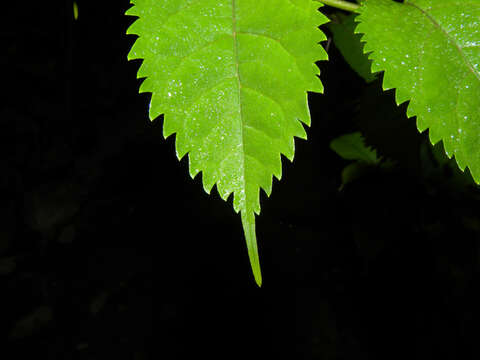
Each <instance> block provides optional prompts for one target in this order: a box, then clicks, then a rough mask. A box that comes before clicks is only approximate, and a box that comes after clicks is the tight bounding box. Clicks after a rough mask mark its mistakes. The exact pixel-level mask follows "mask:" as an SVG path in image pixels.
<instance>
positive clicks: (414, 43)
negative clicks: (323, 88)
mask: <svg viewBox="0 0 480 360" xmlns="http://www.w3.org/2000/svg"><path fill="white" fill-rule="evenodd" d="M358 12H359V13H360V15H359V16H358V17H357V21H359V22H360V24H359V25H358V27H357V30H356V32H357V33H362V34H364V35H363V37H362V41H366V45H365V49H364V51H365V53H368V52H371V54H370V56H369V57H370V58H371V59H372V60H373V64H372V71H374V72H376V71H383V70H384V71H385V74H384V80H383V87H384V89H385V90H387V89H391V88H396V101H397V103H398V104H400V103H403V102H405V101H410V103H409V105H408V110H407V115H408V116H410V117H413V116H416V117H417V127H418V129H419V131H421V132H422V131H424V130H426V129H427V128H428V129H429V136H430V140H431V142H432V143H433V144H435V143H437V142H438V141H440V140H443V144H444V146H445V152H446V153H447V155H448V156H449V157H452V156H455V159H456V161H457V164H458V166H459V167H460V169H462V170H464V169H465V167H467V166H468V168H469V169H470V171H471V174H472V176H473V178H474V179H475V181H476V182H477V183H480V66H479V64H480V35H479V34H480V1H464V0H442V1H438V0H405V1H404V2H403V3H398V2H394V1H389V0H368V1H364V2H362V6H361V7H360V8H359V9H358ZM406 146H408V145H406Z"/></svg>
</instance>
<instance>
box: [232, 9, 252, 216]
mask: <svg viewBox="0 0 480 360" xmlns="http://www.w3.org/2000/svg"><path fill="white" fill-rule="evenodd" d="M232 38H233V59H234V62H235V75H236V77H237V84H238V113H239V116H240V132H241V135H240V136H241V139H242V156H241V158H242V162H243V164H242V185H243V190H244V198H243V201H244V204H243V208H244V211H245V212H248V210H247V191H246V190H247V184H246V177H245V154H246V152H245V133H244V131H243V114H242V96H241V88H242V83H241V80H240V70H239V64H240V61H239V56H238V38H237V3H236V0H232ZM235 195H236V194H234V196H235ZM239 209H240V210H242V204H241V203H240V206H239Z"/></svg>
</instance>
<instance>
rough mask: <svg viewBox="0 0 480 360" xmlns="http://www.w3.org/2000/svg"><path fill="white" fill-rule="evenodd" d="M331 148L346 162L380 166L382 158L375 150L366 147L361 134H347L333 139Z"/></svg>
mask: <svg viewBox="0 0 480 360" xmlns="http://www.w3.org/2000/svg"><path fill="white" fill-rule="evenodd" d="M330 148H331V149H332V150H333V151H335V152H336V153H337V154H338V155H340V156H341V157H342V158H344V159H346V160H358V161H363V162H365V163H368V164H373V165H374V164H378V163H379V162H380V160H381V159H380V158H379V157H378V156H377V152H376V151H375V149H371V148H369V147H367V146H366V145H365V140H364V138H363V136H362V134H361V133H360V132H354V133H351V134H345V135H342V136H339V137H337V138H335V139H333V140H332V141H331V142H330Z"/></svg>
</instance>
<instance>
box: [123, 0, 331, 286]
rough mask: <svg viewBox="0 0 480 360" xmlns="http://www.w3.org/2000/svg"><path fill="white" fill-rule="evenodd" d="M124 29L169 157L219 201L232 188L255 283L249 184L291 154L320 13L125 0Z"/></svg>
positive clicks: (305, 0) (303, 6)
mask: <svg viewBox="0 0 480 360" xmlns="http://www.w3.org/2000/svg"><path fill="white" fill-rule="evenodd" d="M132 3H133V4H134V6H133V7H132V8H130V9H129V10H128V11H127V14H128V15H133V16H138V17H139V19H137V20H136V21H135V22H134V23H133V24H132V25H131V26H130V28H129V29H128V33H129V34H136V35H139V37H138V39H137V40H136V42H135V44H134V45H133V47H132V49H131V51H130V53H129V59H144V60H143V63H142V65H141V67H140V70H139V72H138V77H145V78H146V79H145V80H144V82H143V83H142V85H141V88H140V91H141V92H151V93H152V97H151V103H150V118H151V119H152V120H153V119H155V118H156V117H158V116H159V115H160V114H164V115H165V116H164V124H163V133H164V136H165V137H168V136H170V135H172V134H176V144H175V145H176V151H177V156H178V158H179V159H180V158H182V157H183V156H185V155H186V154H188V159H189V169H190V175H191V176H192V178H193V177H195V176H196V175H197V174H198V173H199V172H202V180H203V185H204V189H205V191H206V192H207V193H209V192H210V191H211V189H212V187H213V186H214V185H216V186H217V190H218V193H219V194H220V196H221V197H222V198H223V199H224V200H226V199H227V198H228V197H229V195H230V194H232V193H233V206H234V209H235V211H237V212H240V213H241V219H242V224H243V228H244V233H245V238H246V241H247V247H248V253H249V257H250V262H251V265H252V269H253V273H254V276H255V279H256V281H257V283H258V284H259V285H260V284H261V274H260V265H259V259H258V251H257V244H256V237H255V214H259V213H260V202H259V192H260V188H262V189H263V190H264V191H265V192H266V194H267V195H270V193H271V190H272V176H275V177H276V178H278V179H280V178H281V175H282V164H281V154H283V155H285V156H286V157H287V158H288V159H290V160H292V159H293V155H294V136H296V137H300V138H305V137H306V134H305V130H304V128H303V125H302V122H303V123H304V124H307V125H308V124H309V123H310V114H309V109H308V104H307V91H316V92H321V91H322V90H323V89H322V85H321V83H320V80H319V79H318V77H317V76H316V75H317V74H318V72H319V71H318V68H317V67H316V65H315V64H314V63H315V61H318V60H321V59H326V54H325V52H324V51H323V49H322V47H321V46H320V45H319V44H318V43H319V42H320V41H322V40H324V39H325V37H324V34H323V33H322V32H321V31H320V30H318V28H317V27H318V26H319V25H321V24H322V23H325V22H326V21H327V19H326V18H325V17H324V16H323V15H322V14H321V13H320V12H318V11H317V8H318V7H319V5H318V3H315V2H313V1H311V0H276V1H274V2H272V1H270V0H133V1H132Z"/></svg>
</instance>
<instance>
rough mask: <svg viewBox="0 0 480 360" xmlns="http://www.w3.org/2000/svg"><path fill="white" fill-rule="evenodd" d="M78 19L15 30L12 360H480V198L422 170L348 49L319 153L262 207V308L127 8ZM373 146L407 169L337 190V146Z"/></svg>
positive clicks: (18, 23)
mask: <svg viewBox="0 0 480 360" xmlns="http://www.w3.org/2000/svg"><path fill="white" fill-rule="evenodd" d="M78 6H79V18H78V20H76V21H74V20H73V11H72V2H71V1H64V2H31V3H30V2H29V3H24V2H16V3H14V4H13V5H12V4H10V7H11V9H10V7H9V8H8V9H4V11H3V15H4V20H3V21H4V26H3V28H2V30H1V31H0V37H1V42H2V56H1V65H2V70H3V72H2V73H3V88H4V90H5V92H4V93H3V95H2V103H1V107H0V136H1V142H0V146H1V148H0V151H1V155H0V159H2V162H1V163H0V171H1V175H0V186H1V190H2V191H1V194H2V198H1V203H2V206H1V207H0V211H1V216H0V298H1V303H2V306H1V308H0V309H1V310H0V343H1V344H0V345H1V346H0V358H1V359H2V360H7V359H23V358H28V357H32V356H35V357H36V358H38V359H105V358H114V359H118V360H121V359H135V360H140V359H153V358H164V359H187V358H191V357H192V356H207V357H208V358H231V357H242V358H255V359H256V358H274V357H275V356H278V357H280V356H282V357H285V356H290V358H292V359H321V360H325V359H338V360H340V359H342V360H343V359H358V360H360V359H405V358H408V359H434V358H438V357H440V356H442V357H443V358H450V359H477V358H479V356H480V347H479V346H478V342H477V340H478V331H477V324H478V320H479V312H478V310H477V308H478V303H479V300H480V299H479V295H478V281H479V269H480V264H479V254H480V252H479V250H480V248H479V242H478V240H479V233H480V221H479V216H478V208H479V207H478V205H479V200H480V196H479V191H478V189H476V188H475V187H473V186H469V185H465V183H464V182H462V181H461V180H459V172H458V171H456V170H452V168H451V167H449V166H443V165H441V164H438V163H436V162H435V160H434V159H433V157H428V156H427V157H426V158H425V156H424V157H423V158H422V156H421V155H420V154H421V148H422V146H424V145H425V144H427V141H426V134H422V135H419V134H418V133H417V131H416V128H415V121H414V119H406V118H405V115H404V113H405V105H402V106H401V107H397V106H396V105H395V103H394V100H393V92H391V91H390V92H386V93H382V90H381V80H379V81H376V82H374V83H373V84H370V85H367V84H365V82H364V81H363V80H362V79H361V78H359V77H358V76H357V75H356V74H355V73H354V72H353V71H352V70H351V69H350V68H349V67H348V65H347V64H346V63H345V62H344V60H343V59H342V57H341V55H340V54H339V53H338V51H337V50H336V49H335V47H334V45H333V44H330V46H329V48H328V52H329V57H330V60H331V61H330V62H329V63H326V62H324V63H320V64H319V66H320V68H321V71H322V74H321V79H322V81H323V83H324V86H325V89H326V91H325V94H324V95H318V94H311V95H310V105H311V111H312V126H311V128H310V129H308V135H309V141H307V142H306V141H300V140H297V141H296V154H295V161H294V163H293V164H292V163H290V162H289V161H288V160H286V161H284V171H283V180H282V181H281V182H278V181H276V180H275V181H274V187H273V193H272V196H271V197H270V198H269V199H266V197H265V196H263V198H262V214H261V216H260V217H258V219H257V237H258V242H259V248H260V256H261V263H262V270H263V277H264V285H263V287H262V288H261V289H259V288H257V287H256V285H255V284H254V281H253V277H252V276H251V273H250V265H249V262H248V258H247V252H246V246H245V243H244V239H243V233H242V229H241V224H240V219H239V217H238V216H237V215H236V214H235V213H234V212H233V210H232V206H231V199H230V201H229V202H228V203H225V202H223V201H222V200H221V199H220V198H219V196H218V194H216V192H215V191H213V192H212V195H211V196H208V195H207V194H206V193H205V192H204V191H203V189H202V186H201V178H200V176H198V177H197V178H196V179H194V180H191V179H190V177H189V175H188V170H187V162H186V159H183V160H182V161H181V162H178V160H177V159H176V156H175V151H174V138H173V137H171V138H169V139H167V140H164V139H163V136H162V130H161V127H162V119H161V118H159V119H157V120H155V121H154V122H150V121H149V120H148V117H147V109H148V102H149V95H148V94H141V95H139V94H138V87H139V84H140V80H137V79H136V71H137V69H138V67H139V65H140V62H138V61H135V62H128V61H127V58H126V55H127V53H128V50H129V48H130V46H131V45H132V44H133V42H134V39H135V38H134V37H132V36H126V35H125V31H126V29H127V27H128V25H129V24H131V23H132V21H133V19H132V18H128V17H126V16H124V15H123V13H124V12H125V10H126V9H127V8H128V7H129V5H128V1H124V0H122V1H115V2H108V1H105V2H99V1H84V0H79V1H78ZM324 30H325V31H326V32H327V33H328V30H327V29H324ZM323 45H324V46H326V44H323ZM358 130H361V131H362V132H363V133H364V135H365V137H366V140H367V142H368V143H369V144H371V145H373V146H375V147H377V148H378V151H379V153H380V154H381V155H383V156H385V157H389V158H391V159H393V160H394V161H395V162H396V166H395V167H394V168H393V169H391V170H388V171H387V170H382V169H380V168H371V169H370V170H369V171H368V172H367V173H366V174H365V175H364V176H362V177H360V178H359V179H358V180H357V181H355V182H353V183H351V184H349V185H347V186H346V187H345V188H344V189H343V190H342V191H339V190H338V188H339V186H340V184H341V178H340V174H341V170H342V169H343V167H344V166H346V165H347V164H348V162H347V161H345V160H342V159H341V158H340V157H339V156H338V155H336V154H335V153H334V152H332V151H331V150H330V149H329V143H330V141H331V140H332V139H333V138H335V137H337V136H339V135H342V134H345V133H348V132H352V131H358ZM422 144H423V145H422ZM427 149H428V147H427ZM427 152H428V150H427ZM427 155H428V154H427ZM460 179H461V177H460Z"/></svg>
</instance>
